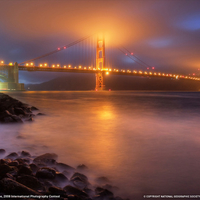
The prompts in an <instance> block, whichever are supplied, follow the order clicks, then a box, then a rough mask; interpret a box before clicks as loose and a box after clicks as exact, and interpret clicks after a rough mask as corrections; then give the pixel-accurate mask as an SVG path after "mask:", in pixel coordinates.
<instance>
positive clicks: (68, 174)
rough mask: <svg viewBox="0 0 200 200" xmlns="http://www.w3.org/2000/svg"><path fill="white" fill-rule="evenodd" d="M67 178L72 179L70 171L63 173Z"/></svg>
mask: <svg viewBox="0 0 200 200" xmlns="http://www.w3.org/2000/svg"><path fill="white" fill-rule="evenodd" d="M62 173H63V174H64V175H65V176H66V177H70V174H71V173H70V172H68V171H66V170H64V171H63V172H62Z"/></svg>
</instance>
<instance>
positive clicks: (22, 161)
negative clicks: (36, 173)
mask: <svg viewBox="0 0 200 200" xmlns="http://www.w3.org/2000/svg"><path fill="white" fill-rule="evenodd" d="M15 160H16V161H17V162H18V163H19V164H20V165H24V164H28V163H27V162H26V161H25V160H24V159H23V158H17V159H15Z"/></svg>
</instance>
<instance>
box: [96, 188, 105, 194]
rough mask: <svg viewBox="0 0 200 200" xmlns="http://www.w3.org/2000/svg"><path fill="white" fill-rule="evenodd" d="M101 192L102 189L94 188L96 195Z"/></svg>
mask: <svg viewBox="0 0 200 200" xmlns="http://www.w3.org/2000/svg"><path fill="white" fill-rule="evenodd" d="M102 191H104V188H102V187H96V188H95V193H96V194H99V193H101V192H102Z"/></svg>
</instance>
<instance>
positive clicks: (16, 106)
mask: <svg viewBox="0 0 200 200" xmlns="http://www.w3.org/2000/svg"><path fill="white" fill-rule="evenodd" d="M36 110H38V109H37V108H36V107H34V106H29V105H28V104H25V103H22V102H20V101H19V100H17V99H14V98H12V97H10V96H9V95H6V94H3V93H0V123H12V122H19V123H22V122H23V119H25V120H26V121H33V117H34V116H35V114H33V111H36ZM38 114H39V115H42V113H38Z"/></svg>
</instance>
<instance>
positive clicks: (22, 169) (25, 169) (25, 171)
mask: <svg viewBox="0 0 200 200" xmlns="http://www.w3.org/2000/svg"><path fill="white" fill-rule="evenodd" d="M32 173H33V172H32V170H31V168H30V167H29V166H25V165H20V167H19V170H18V175H32Z"/></svg>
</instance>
